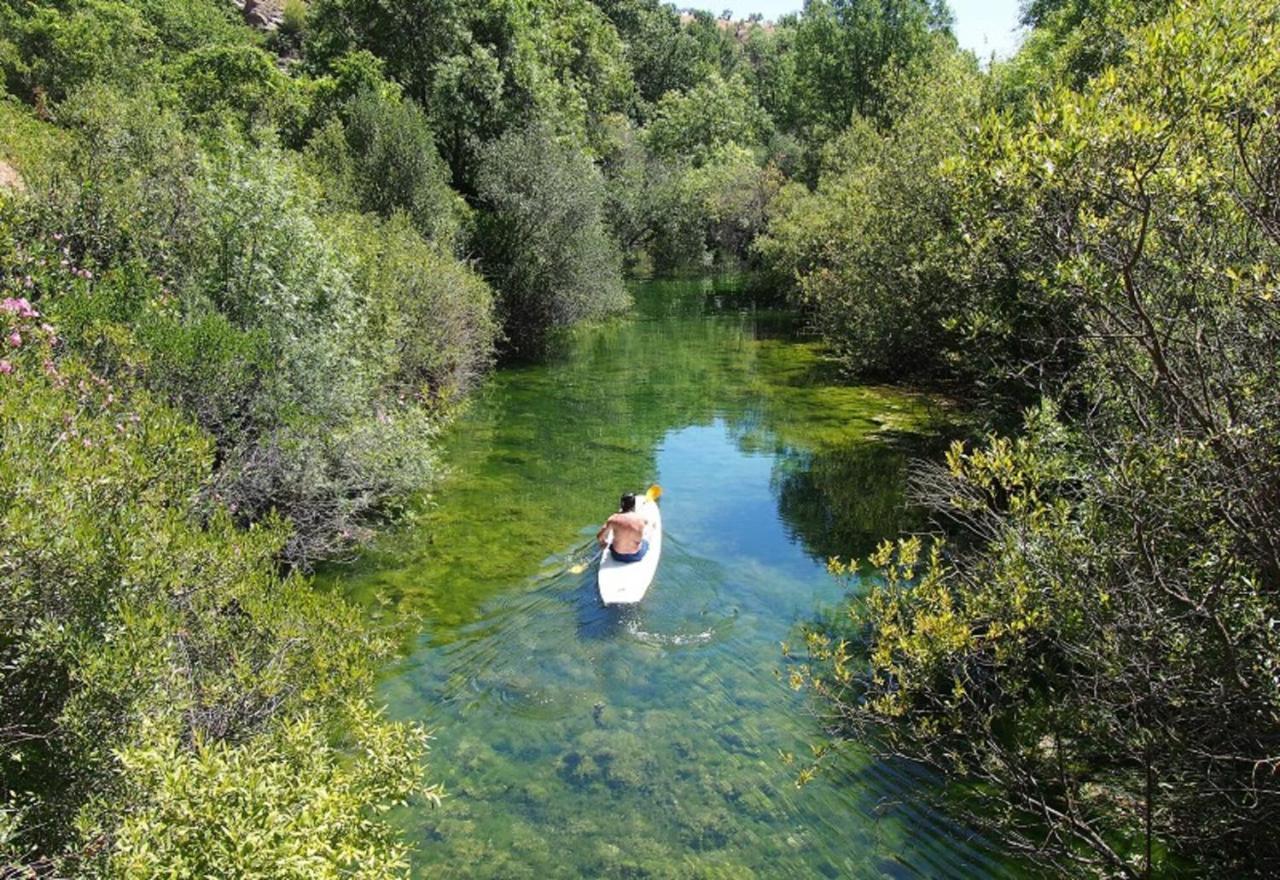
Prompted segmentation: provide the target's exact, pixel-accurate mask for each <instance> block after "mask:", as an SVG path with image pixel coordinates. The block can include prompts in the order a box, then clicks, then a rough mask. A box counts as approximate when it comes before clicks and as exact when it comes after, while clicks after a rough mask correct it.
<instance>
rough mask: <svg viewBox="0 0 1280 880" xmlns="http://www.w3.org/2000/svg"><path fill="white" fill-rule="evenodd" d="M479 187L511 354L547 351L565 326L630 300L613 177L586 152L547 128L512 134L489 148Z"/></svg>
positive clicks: (484, 258) (487, 259) (488, 263)
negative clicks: (615, 237)
mask: <svg viewBox="0 0 1280 880" xmlns="http://www.w3.org/2000/svg"><path fill="white" fill-rule="evenodd" d="M478 186H479V198H480V204H481V207H482V208H483V209H484V213H483V214H482V215H481V216H480V218H479V220H478V224H479V230H478V242H479V244H480V251H481V263H482V265H483V266H484V270H485V274H486V276H487V277H488V278H489V280H490V281H491V283H492V284H493V285H494V287H495V288H496V289H497V290H498V292H499V295H500V299H499V303H500V309H499V310H500V313H501V316H502V324H503V329H504V332H505V334H506V344H507V346H508V351H509V352H510V353H511V354H513V355H516V356H529V355H533V354H537V353H539V352H540V351H542V350H543V349H545V347H546V346H547V344H548V342H549V335H550V334H551V332H552V331H554V330H555V329H557V328H562V327H567V326H569V325H570V324H573V323H575V322H577V321H580V320H583V319H589V318H597V317H601V316H604V315H606V314H609V313H611V312H616V311H618V310H620V309H622V308H624V307H625V306H626V305H627V294H626V291H625V289H624V288H623V286H622V274H621V270H622V265H621V256H620V254H619V253H618V250H617V246H616V245H615V244H614V242H613V241H612V240H611V239H610V238H609V235H608V233H607V231H606V227H605V222H604V217H603V214H602V209H603V206H604V200H605V187H604V181H603V178H602V177H601V174H600V172H599V170H598V169H597V168H596V167H595V165H594V164H593V163H592V162H591V160H590V159H589V158H588V157H587V156H586V154H584V153H583V152H582V151H581V150H580V149H578V148H576V147H573V146H572V145H570V144H566V143H564V142H563V141H561V140H558V139H556V138H555V137H554V135H553V134H552V132H551V131H550V130H549V129H547V128H545V127H541V126H534V127H531V128H527V129H523V130H520V131H514V132H511V133H509V134H507V135H504V136H503V137H502V138H500V139H499V140H497V141H496V142H494V143H493V144H491V145H489V146H488V147H487V148H486V150H485V152H484V162H483V164H482V165H481V170H480V175H479V180H478Z"/></svg>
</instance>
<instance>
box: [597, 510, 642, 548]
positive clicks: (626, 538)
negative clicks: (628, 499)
mask: <svg viewBox="0 0 1280 880" xmlns="http://www.w3.org/2000/svg"><path fill="white" fill-rule="evenodd" d="M644 527H645V518H644V517H643V516H641V515H640V514H638V513H635V512H631V513H615V514H614V515H613V516H611V517H609V518H608V519H607V520H605V522H604V525H603V526H601V528H600V531H599V532H598V533H597V534H596V540H597V541H599V542H600V543H601V544H604V543H605V536H606V535H607V533H608V531H609V530H610V529H613V549H614V550H615V551H616V552H618V553H635V552H637V551H638V550H639V549H640V542H641V541H642V540H644Z"/></svg>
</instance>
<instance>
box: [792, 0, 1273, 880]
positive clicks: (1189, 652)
mask: <svg viewBox="0 0 1280 880" xmlns="http://www.w3.org/2000/svg"><path fill="white" fill-rule="evenodd" d="M1278 28H1280V19H1278V18H1277V15H1276V11H1275V10H1274V9H1271V8H1266V9H1261V8H1258V7H1256V6H1255V5H1252V4H1248V3H1244V2H1239V0H1214V2H1210V3H1204V4H1198V5H1194V6H1188V7H1183V8H1179V9H1177V10H1176V11H1174V12H1172V13H1170V14H1169V15H1167V16H1166V17H1164V18H1163V19H1161V20H1160V21H1158V22H1157V23H1156V24H1154V25H1152V26H1149V27H1146V28H1141V29H1137V30H1135V31H1133V32H1131V33H1130V34H1128V35H1127V37H1126V39H1125V40H1124V41H1122V42H1124V43H1126V44H1127V45H1129V46H1131V47H1132V48H1131V49H1129V50H1128V51H1127V52H1126V53H1124V54H1123V56H1122V60H1121V62H1120V63H1118V64H1117V65H1116V66H1114V67H1111V68H1109V69H1106V70H1104V71H1102V72H1101V73H1099V74H1098V75H1097V76H1096V77H1095V78H1094V79H1093V80H1092V81H1091V82H1090V83H1089V84H1088V86H1087V87H1086V88H1085V89H1084V90H1083V91H1080V92H1076V91H1072V90H1068V89H1061V90H1059V91H1058V92H1057V93H1056V94H1055V95H1054V96H1053V97H1052V99H1050V100H1049V101H1047V102H1046V103H1044V104H1041V105H1039V106H1036V107H1035V108H1034V109H1033V112H1031V113H1029V114H1027V118H1026V121H1025V122H1022V121H1018V119H1017V118H1003V117H991V118H989V119H987V120H986V122H985V123H984V124H983V127H982V130H981V131H980V132H978V133H977V136H976V137H974V139H973V143H972V144H971V145H970V148H969V149H968V150H967V155H966V156H965V157H964V159H963V160H962V161H959V162H958V163H956V167H955V168H954V169H953V173H954V178H953V179H954V181H955V184H956V191H955V195H954V199H955V205H956V210H955V215H954V216H955V218H956V222H957V224H958V231H959V232H960V235H961V236H962V239H963V240H964V241H965V242H966V243H967V244H968V245H969V247H970V251H969V255H970V257H971V258H972V262H969V261H968V260H966V261H964V262H963V263H962V264H961V266H960V268H961V272H962V277H963V278H964V280H965V283H966V284H967V285H968V287H969V289H970V291H972V293H973V298H972V300H971V302H970V305H971V308H972V312H971V314H970V315H968V316H966V319H965V320H970V319H972V320H976V321H982V320H984V319H985V320H986V322H987V327H988V328H989V329H990V330H991V331H992V336H990V337H988V338H990V339H995V340H999V339H1001V338H1002V334H1003V333H1004V332H1008V333H1009V335H1011V336H1016V335H1018V332H1019V330H1018V325H1017V324H1013V323H1008V324H1005V325H1004V326H1003V327H1001V326H1000V323H1001V320H1002V318H1003V317H1004V316H1005V315H1009V314H1011V313H1013V312H1014V311H1015V310H1016V311H1020V312H1024V313H1031V314H1036V313H1039V314H1054V313H1058V314H1063V315H1065V316H1066V317H1067V320H1062V321H1059V322H1056V323H1048V322H1046V323H1044V324H1042V325H1041V326H1042V327H1043V330H1044V338H1042V339H1040V340H1035V342H1036V343H1038V344H1040V345H1045V346H1046V347H1051V348H1050V350H1051V351H1052V352H1056V351H1057V350H1059V349H1067V350H1069V351H1072V352H1074V358H1073V359H1072V361H1074V362H1072V361H1068V363H1070V364H1071V366H1072V368H1071V369H1063V368H1062V367H1061V361H1054V360H1053V358H1052V357H1050V358H1048V359H1046V358H1040V357H1037V358H1034V359H1031V360H1028V361H1027V362H1025V363H1024V364H1022V365H1021V366H1022V372H1024V373H1027V374H1035V375H1038V376H1039V381H1040V383H1041V384H1042V385H1043V387H1044V388H1045V389H1046V390H1048V391H1050V392H1053V394H1054V397H1056V398H1058V399H1059V400H1061V401H1062V409H1061V411H1059V410H1058V408H1057V407H1055V406H1053V405H1052V404H1051V403H1048V402H1046V403H1045V404H1043V405H1041V406H1039V407H1036V408H1034V409H1033V410H1032V411H1031V412H1030V413H1029V416H1028V420H1027V424H1026V426H1025V428H1024V431H1023V433H1022V435H1021V436H1019V437H1017V438H1013V439H1011V438H1005V437H991V438H988V439H987V440H986V442H984V443H982V444H981V445H980V446H979V447H978V448H976V449H968V448H965V447H963V446H960V445H959V444H957V446H956V447H954V448H953V450H952V452H951V454H950V455H949V456H948V460H947V466H946V468H930V469H925V470H924V471H923V472H922V473H921V475H920V477H919V478H918V481H917V488H918V491H919V493H920V494H921V496H922V497H923V498H925V499H926V500H928V501H929V502H930V503H931V504H932V505H933V506H934V507H935V509H936V510H937V511H938V512H939V514H940V516H941V517H942V518H943V520H944V521H948V522H950V523H953V524H954V525H955V526H956V527H957V528H956V531H957V532H958V533H959V535H960V536H961V540H960V541H958V542H953V546H954V550H953V551H952V552H951V553H946V552H943V550H942V549H940V548H939V547H938V546H937V545H935V546H934V549H933V550H932V551H930V552H929V553H926V552H925V551H924V548H923V547H922V546H921V544H920V543H919V542H918V541H916V540H910V541H907V542H904V543H901V544H899V545H898V546H897V547H894V546H892V545H886V546H885V547H883V548H882V549H881V550H880V551H879V552H878V553H877V554H876V555H875V556H874V557H873V559H872V562H873V563H874V565H875V566H877V567H879V568H880V570H881V573H882V575H883V577H884V585H883V586H879V587H873V588H872V589H871V591H870V594H869V596H868V597H867V599H866V601H865V602H859V603H855V605H854V606H852V607H851V609H850V611H851V618H850V621H849V625H848V626H847V627H841V628H839V629H838V631H837V632H836V633H833V634H829V635H832V636H833V638H831V639H830V640H828V639H826V638H823V637H816V638H815V640H814V642H813V648H814V652H815V655H816V657H817V658H818V661H819V664H818V674H817V678H816V679H815V680H814V681H815V683H816V685H817V687H818V689H819V690H820V691H821V692H822V693H824V694H825V695H827V696H828V697H830V698H831V699H832V700H833V703H832V705H833V708H834V715H833V718H832V723H833V726H834V727H836V728H837V729H839V730H842V731H843V732H845V733H846V734H856V735H859V736H864V737H875V741H876V742H879V743H881V744H883V745H884V746H885V747H886V748H887V749H888V750H890V751H894V752H897V753H901V754H907V755H910V756H911V757H914V758H916V759H920V760H925V761H928V762H930V763H932V764H934V765H936V766H938V767H940V768H943V769H944V770H946V771H947V772H950V773H953V774H956V775H957V776H959V777H960V778H964V779H968V780H971V781H974V782H976V783H977V785H976V786H975V787H974V789H973V790H972V791H973V794H974V796H975V797H977V798H979V800H980V802H981V804H982V807H981V809H980V810H979V811H978V812H979V814H980V815H979V819H980V820H989V821H994V822H995V823H997V824H998V825H999V828H1000V832H1001V834H1002V839H1004V840H1006V841H1008V843H1009V844H1010V845H1011V846H1013V847H1015V848H1017V849H1020V850H1023V851H1025V852H1027V853H1028V854H1030V855H1031V856H1032V857H1033V858H1037V859H1040V860H1043V861H1045V862H1047V863H1049V864H1051V865H1053V866H1055V867H1057V868H1058V869H1059V870H1064V871H1065V870H1076V871H1079V870H1084V871H1087V872H1089V873H1090V874H1093V875H1096V876H1127V877H1139V876H1154V875H1156V874H1165V873H1167V874H1178V873H1180V872H1181V870H1182V868H1183V867H1184V866H1190V868H1191V870H1193V871H1196V872H1203V873H1206V874H1211V875H1217V876H1232V877H1245V876H1249V877H1269V876H1274V875H1275V874H1276V872H1277V869H1278V868H1280V847H1278V846H1277V839H1276V836H1275V834H1274V827H1275V823H1276V821H1277V819H1278V818H1280V784H1277V779H1280V775H1278V770H1280V764H1278V762H1277V759H1276V756H1275V731H1276V719H1277V718H1280V678H1277V675H1276V669H1277V664H1278V663H1280V642H1278V640H1277V630H1276V627H1275V621H1276V620H1277V619H1280V607H1278V605H1277V596H1278V595H1280V592H1278V590H1280V505H1278V504H1277V503H1276V499H1277V498H1280V482H1278V479H1280V478H1278V477H1277V474H1280V467H1278V465H1280V444H1278V443H1277V437H1280V433H1277V430H1276V428H1277V425H1278V424H1280V397H1278V396H1277V394H1276V388H1277V387H1280V359H1278V358H1277V352H1278V351H1280V313H1278V312H1277V305H1276V303H1277V302H1278V301H1280V299H1278V297H1277V291H1276V281H1275V277H1274V273H1273V272H1272V271H1271V268H1270V267H1272V266H1273V265H1274V264H1275V262H1276V259H1277V256H1278V255H1280V237H1278V236H1277V226H1276V223H1275V212H1274V204H1273V202H1274V199H1273V195H1272V194H1273V192H1274V185H1275V170H1274V169H1275V168H1276V167H1277V166H1276V156H1277V151H1278V149H1280V140H1278V139H1277V135H1276V129H1275V126H1274V124H1273V122H1272V121H1270V120H1271V113H1272V108H1273V107H1274V106H1275V104H1276V101H1277V100H1278V98H1280V95H1278V94H1277V83H1278V82H1280V79H1278V78H1277V72H1278V71H1280V51H1277V48H1276V47H1277V45H1278V44H1277V36H1278V34H1277V30H1278ZM1001 302H1003V303H1005V304H1006V305H1004V306H1003V307H1002V308H998V309H992V310H991V311H990V312H989V313H988V314H985V315H984V312H985V311H987V310H988V308H989V306H990V304H992V303H1001ZM992 325H994V326H992ZM1046 360H1047V362H1048V364H1049V365H1050V368H1049V369H1045V365H1046ZM1055 365H1056V368H1055ZM1016 366H1017V365H1016V364H1011V365H1010V367H1011V368H1013V367H1016ZM842 640H844V641H843V643H842ZM851 645H857V646H858V647H860V648H861V649H862V650H851Z"/></svg>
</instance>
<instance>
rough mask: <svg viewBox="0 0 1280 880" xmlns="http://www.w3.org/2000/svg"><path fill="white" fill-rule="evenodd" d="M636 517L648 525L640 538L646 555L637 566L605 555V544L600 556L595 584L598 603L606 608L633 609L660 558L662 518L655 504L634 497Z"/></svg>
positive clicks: (651, 579)
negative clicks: (629, 606)
mask: <svg viewBox="0 0 1280 880" xmlns="http://www.w3.org/2000/svg"><path fill="white" fill-rule="evenodd" d="M636 513H638V514H640V515H641V516H643V517H644V518H645V519H647V520H648V521H649V525H648V526H646V527H645V530H644V537H645V540H647V541H648V542H649V552H648V553H646V554H645V555H644V558H643V559H641V560H640V561H639V562H619V561H618V560H616V559H614V558H613V554H612V553H610V552H609V547H610V546H611V545H612V543H613V533H612V532H610V533H609V536H608V537H609V544H608V545H606V546H605V548H604V550H603V551H602V552H601V554H600V571H599V573H598V574H597V576H596V580H597V581H598V582H599V584H600V600H601V601H602V602H604V604H606V605H634V604H635V603H636V602H639V601H640V600H641V599H643V598H644V594H645V592H646V591H647V590H648V589H649V584H650V583H652V582H653V576H654V575H655V574H656V573H657V571H658V557H659V556H661V555H662V514H661V513H660V512H659V510H658V504H657V502H656V501H652V500H650V499H649V497H648V496H647V495H637V496H636Z"/></svg>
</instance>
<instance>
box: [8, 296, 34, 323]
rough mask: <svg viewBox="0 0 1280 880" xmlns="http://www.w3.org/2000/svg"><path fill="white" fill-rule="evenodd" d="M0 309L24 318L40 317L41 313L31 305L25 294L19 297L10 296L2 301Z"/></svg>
mask: <svg viewBox="0 0 1280 880" xmlns="http://www.w3.org/2000/svg"><path fill="white" fill-rule="evenodd" d="M0 309H4V310H5V311H6V312H9V313H11V314H16V315H18V316H19V317H23V318H38V317H40V313H39V312H37V311H36V310H35V309H33V308H32V307H31V303H30V302H29V301H28V300H27V298H26V297H25V296H24V297H21V298H19V299H14V298H13V297H8V298H7V299H6V300H5V301H4V302H0Z"/></svg>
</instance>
